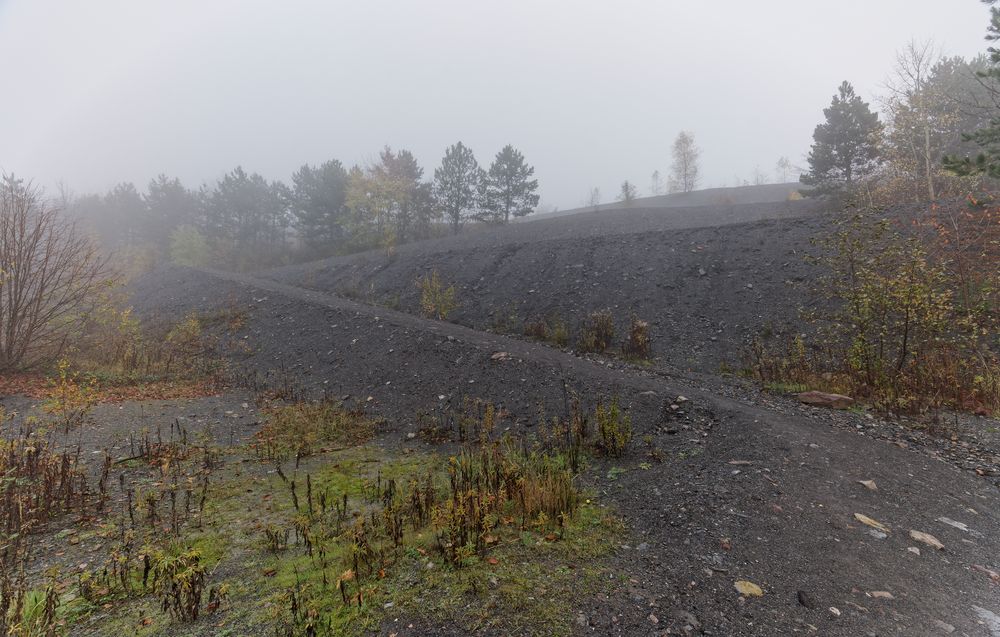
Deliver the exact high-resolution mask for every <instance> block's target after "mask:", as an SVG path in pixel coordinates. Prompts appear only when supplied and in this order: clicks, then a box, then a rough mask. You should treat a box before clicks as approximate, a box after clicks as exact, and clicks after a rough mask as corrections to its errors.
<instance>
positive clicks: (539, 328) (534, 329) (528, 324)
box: [524, 318, 549, 341]
mask: <svg viewBox="0 0 1000 637" xmlns="http://www.w3.org/2000/svg"><path fill="white" fill-rule="evenodd" d="M524 335H525V336H527V337H528V338H533V339H535V340H538V341H547V340H549V324H548V322H546V320H545V319H543V318H539V319H537V320H534V321H525V322H524Z"/></svg>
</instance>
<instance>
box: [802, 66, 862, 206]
mask: <svg viewBox="0 0 1000 637" xmlns="http://www.w3.org/2000/svg"><path fill="white" fill-rule="evenodd" d="M823 114H824V115H825V116H826V121H825V122H824V123H822V124H819V125H818V126H816V130H815V131H814V132H813V145H812V150H811V151H810V152H809V171H808V172H806V173H803V174H802V175H801V176H800V177H799V180H800V181H801V182H802V183H804V184H806V185H808V186H813V188H814V190H813V191H812V192H813V193H814V194H818V195H821V194H829V193H832V192H836V191H838V190H841V189H845V188H846V189H849V188H851V187H852V186H854V185H855V184H856V183H857V182H858V181H859V180H862V179H864V178H865V177H867V176H868V175H870V174H871V173H872V172H873V171H874V170H875V168H876V167H877V166H878V159H879V139H880V137H881V134H882V124H881V123H880V122H879V119H878V113H873V112H872V110H871V109H870V108H869V107H868V103H867V102H865V101H864V100H862V99H861V97H860V96H858V95H857V94H856V93H855V92H854V87H853V86H851V84H850V82H846V81H845V82H844V83H843V84H841V85H840V88H839V89H838V94H837V95H835V96H834V97H833V102H832V103H831V104H830V106H829V107H827V108H825V109H823Z"/></svg>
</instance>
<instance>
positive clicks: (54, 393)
mask: <svg viewBox="0 0 1000 637" xmlns="http://www.w3.org/2000/svg"><path fill="white" fill-rule="evenodd" d="M56 372H57V376H56V378H55V380H53V381H52V382H51V390H50V393H49V398H48V399H47V400H46V401H45V402H44V403H42V411H44V412H45V413H47V414H50V415H52V416H53V417H54V418H55V419H56V422H57V423H58V424H59V426H61V427H62V428H63V429H64V430H65V431H66V432H67V433H68V432H69V430H70V429H72V428H73V427H76V426H78V425H80V424H82V423H83V421H84V420H86V418H87V415H88V414H89V413H90V411H91V410H92V409H93V408H94V405H95V404H97V388H96V384H95V383H94V381H93V379H91V380H81V379H80V373H79V372H71V371H70V367H69V361H67V360H66V359H65V358H64V359H61V360H60V361H59V363H58V365H57V367H56Z"/></svg>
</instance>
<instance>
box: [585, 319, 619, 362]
mask: <svg viewBox="0 0 1000 637" xmlns="http://www.w3.org/2000/svg"><path fill="white" fill-rule="evenodd" d="M614 340H615V319H614V316H613V315H612V314H611V310H600V311H598V312H591V314H590V316H588V317H587V320H586V322H585V323H584V325H583V329H581V330H580V340H579V343H578V344H577V345H578V348H579V350H580V351H581V352H594V353H596V354H601V353H603V352H604V351H605V350H607V349H608V348H609V347H611V343H612V341H614Z"/></svg>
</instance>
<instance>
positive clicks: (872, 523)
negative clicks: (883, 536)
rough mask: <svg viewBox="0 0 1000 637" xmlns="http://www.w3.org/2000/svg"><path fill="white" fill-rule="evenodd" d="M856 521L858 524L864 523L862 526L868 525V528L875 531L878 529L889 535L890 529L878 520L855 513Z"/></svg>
mask: <svg viewBox="0 0 1000 637" xmlns="http://www.w3.org/2000/svg"><path fill="white" fill-rule="evenodd" d="M854 519H855V520H857V521H858V522H860V523H862V524H867V525H868V526H870V527H872V528H873V529H878V530H879V531H882V532H883V533H888V532H889V527H887V526H886V525H884V524H882V523H881V522H879V521H878V520H873V519H871V518H870V517H868V516H867V515H864V514H863V513H855V514H854Z"/></svg>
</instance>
